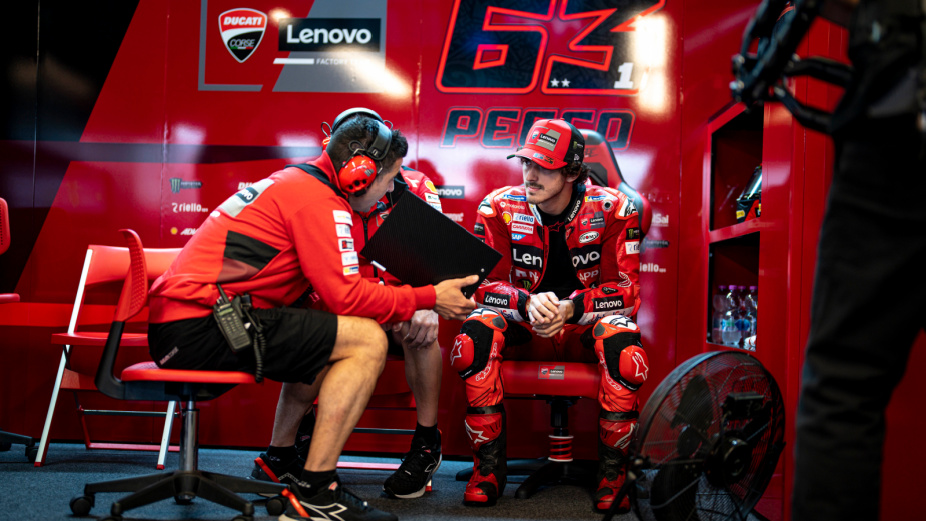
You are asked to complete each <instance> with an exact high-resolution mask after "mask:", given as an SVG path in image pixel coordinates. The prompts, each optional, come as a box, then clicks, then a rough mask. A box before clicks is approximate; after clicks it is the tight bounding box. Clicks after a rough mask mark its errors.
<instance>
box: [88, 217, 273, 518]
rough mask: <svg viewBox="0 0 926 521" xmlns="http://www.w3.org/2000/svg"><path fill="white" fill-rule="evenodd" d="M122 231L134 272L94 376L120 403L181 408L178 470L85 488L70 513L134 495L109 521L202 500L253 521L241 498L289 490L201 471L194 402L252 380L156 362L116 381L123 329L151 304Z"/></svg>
mask: <svg viewBox="0 0 926 521" xmlns="http://www.w3.org/2000/svg"><path fill="white" fill-rule="evenodd" d="M120 231H121V232H122V234H123V235H124V236H125V239H126V241H127V242H128V247H129V254H130V256H131V267H130V270H129V273H128V276H127V277H126V281H125V285H124V286H123V288H122V294H121V295H120V297H119V303H118V305H117V307H116V313H115V316H114V318H113V323H112V326H111V328H110V330H109V335H108V336H107V338H106V347H105V348H104V350H103V357H102V359H101V360H100V364H99V369H97V372H96V379H95V383H96V387H97V389H99V390H100V392H102V393H103V394H105V395H107V396H109V397H111V398H115V399H118V400H142V401H163V402H170V401H179V402H181V403H182V404H183V406H182V414H183V423H182V426H181V430H180V469H179V470H176V471H174V472H167V473H161V474H151V475H148V476H140V477H135V478H127V479H119V480H114V481H105V482H100V483H88V484H86V485H84V495H83V496H78V497H75V498H74V499H72V500H71V511H72V512H73V513H74V514H75V515H78V516H85V515H87V514H88V513H89V512H90V509H91V508H92V507H93V504H94V495H95V494H96V493H98V492H133V493H132V494H130V495H128V496H126V497H124V498H122V499H120V500H118V501H115V502H114V503H113V504H112V509H111V511H110V512H111V517H110V518H107V519H110V520H112V521H120V520H121V519H122V513H123V512H125V511H127V510H131V509H133V508H138V507H140V506H143V505H147V504H149V503H153V502H155V501H160V500H162V499H167V498H169V497H174V498H175V500H176V501H177V502H178V503H181V504H183V503H188V502H190V501H191V500H192V498H193V497H196V496H199V497H201V498H203V499H206V500H208V501H212V502H214V503H218V504H220V505H224V506H227V507H229V508H234V509H237V510H239V511H240V512H241V515H240V516H237V517H236V518H235V520H236V521H251V520H252V519H253V515H254V505H253V504H252V503H251V502H250V501H247V500H245V499H244V498H242V497H240V496H238V495H237V493H238V492H243V493H251V494H269V495H274V494H277V495H279V494H280V493H282V491H283V490H284V489H285V488H286V487H285V486H283V485H278V484H275V483H266V482H263V481H257V480H250V479H245V478H239V477H234V476H226V475H223V474H214V473H211V472H203V471H200V470H198V469H197V459H198V448H199V447H198V432H199V410H198V409H197V408H196V402H199V401H206V400H212V399H214V398H217V397H219V396H221V395H222V394H223V393H225V392H227V391H229V390H230V389H232V388H233V387H235V386H236V385H238V384H253V383H255V381H254V376H253V375H250V374H248V373H243V372H234V371H187V370H177V369H160V368H158V367H157V366H156V365H155V364H154V362H141V363H138V364H135V365H132V366H130V367H128V368H126V369H125V370H123V371H122V378H121V379H120V378H117V377H116V376H115V375H113V367H114V366H115V363H116V355H117V354H118V352H119V345H120V341H121V339H122V333H123V330H124V329H125V323H126V321H127V320H128V319H130V318H132V317H133V316H135V315H136V314H138V312H139V311H140V310H141V309H142V308H143V307H144V306H145V304H146V303H147V300H148V278H147V276H146V273H147V268H146V263H145V255H144V252H143V249H142V244H141V239H139V238H138V235H137V234H136V233H135V232H134V231H132V230H120ZM267 508H268V512H270V513H271V514H279V513H280V512H282V510H283V499H282V497H280V496H276V497H273V498H271V499H270V500H268V503H267Z"/></svg>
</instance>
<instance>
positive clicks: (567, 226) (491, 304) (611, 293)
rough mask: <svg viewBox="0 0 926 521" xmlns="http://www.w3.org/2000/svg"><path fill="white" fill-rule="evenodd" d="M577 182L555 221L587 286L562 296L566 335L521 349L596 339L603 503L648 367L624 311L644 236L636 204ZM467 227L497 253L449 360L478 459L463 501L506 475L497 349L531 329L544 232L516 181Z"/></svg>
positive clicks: (629, 309)
mask: <svg viewBox="0 0 926 521" xmlns="http://www.w3.org/2000/svg"><path fill="white" fill-rule="evenodd" d="M574 189H575V190H577V191H578V194H577V197H576V196H574V197H573V199H572V200H571V202H570V205H569V206H568V207H567V208H566V213H565V216H566V217H565V222H564V223H563V224H562V225H563V226H564V232H563V233H564V236H565V241H566V247H567V249H568V254H569V256H570V258H571V259H570V260H571V264H572V266H573V268H574V269H575V273H576V276H577V278H578V280H579V281H580V282H581V284H582V285H583V286H584V287H583V288H582V289H578V290H576V291H574V292H572V294H571V295H569V296H568V298H569V299H570V300H572V301H573V303H574V305H575V312H574V314H573V316H572V317H569V318H567V320H566V325H565V326H564V328H563V334H562V335H561V336H560V335H557V336H554V337H553V338H550V339H542V338H538V337H536V336H535V337H534V338H533V339H532V340H531V343H530V345H529V346H524V347H528V349H530V350H531V351H548V352H553V353H556V354H558V355H560V356H561V355H563V353H566V354H567V355H568V353H569V349H570V348H575V347H579V345H580V344H581V343H582V341H581V340H580V339H581V338H582V337H583V335H582V334H583V333H586V332H587V331H588V329H589V328H592V334H591V340H590V341H588V342H586V343H593V344H594V345H593V348H594V356H595V358H597V361H598V368H599V373H600V375H601V383H600V387H599V402H600V403H601V415H600V419H599V462H600V465H599V478H598V482H599V483H598V484H599V487H598V493H597V499H598V503H597V505H598V507H599V508H608V507H609V506H610V503H611V502H612V501H613V499H614V495H615V493H616V492H617V489H618V488H619V486H620V483H622V482H623V474H622V472H621V471H620V468H621V464H622V461H623V456H624V449H625V448H626V447H627V445H628V444H629V443H630V440H631V437H632V434H633V430H634V428H635V426H636V418H637V411H638V407H639V405H638V401H637V390H638V389H639V387H640V385H642V383H643V382H644V381H645V380H646V377H647V375H648V371H649V367H648V364H649V362H648V360H647V357H646V353H645V351H644V350H643V347H642V342H641V340H640V330H639V328H638V327H637V326H636V324H634V323H633V322H632V321H631V319H630V318H629V317H631V316H633V315H634V314H635V313H636V312H637V310H638V309H639V306H640V297H639V285H638V276H639V266H640V262H639V251H640V240H641V237H640V230H639V224H638V223H639V219H638V216H637V212H636V208H635V207H634V205H633V203H632V202H631V201H630V200H629V199H628V198H627V196H625V195H624V194H623V193H621V192H619V191H617V190H613V189H610V188H603V187H599V186H591V185H588V186H586V185H578V186H576V187H575V188H574ZM474 233H475V234H476V235H477V236H478V237H481V238H484V240H485V242H486V244H488V245H490V246H492V247H493V248H495V249H496V250H497V251H499V252H501V253H502V254H503V257H502V260H501V261H500V262H499V263H498V265H497V266H496V267H495V269H494V270H493V271H492V273H491V274H490V275H489V276H488V277H487V278H486V280H485V281H484V282H483V283H482V285H480V287H479V289H478V290H477V291H476V295H475V299H476V303H477V306H480V307H477V309H476V310H475V311H474V312H473V313H472V314H471V315H470V316H469V317H468V318H467V319H466V321H464V323H463V326H462V328H461V329H460V334H459V335H458V336H457V338H456V341H455V343H454V347H453V349H452V350H451V353H450V362H451V365H452V366H453V367H454V369H455V370H457V371H458V372H459V373H460V376H461V377H462V378H463V379H464V381H465V384H466V394H467V400H468V401H469V406H470V407H469V410H468V414H467V417H466V431H467V434H468V437H469V439H470V444H471V446H472V448H473V453H474V456H475V466H474V474H473V479H471V480H470V482H469V484H468V485H467V489H466V492H465V493H464V500H465V501H467V502H470V503H489V504H491V503H494V501H495V499H496V498H497V497H498V496H499V495H501V492H502V490H503V489H504V483H505V471H504V466H503V465H499V464H496V462H500V461H503V460H504V447H505V444H506V442H505V440H504V431H505V429H504V421H505V416H504V409H503V408H502V407H501V401H502V398H503V396H504V389H503V381H502V379H501V378H500V374H501V363H502V354H503V351H505V344H506V341H508V342H509V343H512V344H517V343H519V342H521V343H523V337H524V333H523V332H524V330H525V329H526V330H527V332H528V333H531V332H532V330H531V328H530V325H529V324H527V323H526V322H525V321H526V319H527V305H528V302H529V300H530V295H531V292H533V291H534V290H535V289H536V288H537V287H538V286H539V285H540V281H541V280H542V279H543V277H544V273H545V271H544V270H545V267H546V266H547V264H548V258H547V255H548V252H549V243H548V241H549V236H550V235H549V230H548V228H547V227H546V226H544V225H543V223H542V220H541V215H540V213H539V212H538V211H537V208H536V207H535V206H533V205H530V204H528V203H527V198H526V196H525V190H524V188H523V187H522V186H518V187H505V188H501V189H499V190H495V191H494V192H492V193H490V194H489V195H488V196H487V197H486V198H485V199H484V200H483V201H482V203H481V204H480V205H479V210H478V214H477V218H476V225H475V229H474ZM559 297H560V298H565V297H566V296H565V295H559ZM510 322H518V323H522V324H511V323H510ZM593 325H594V327H593ZM518 336H520V337H522V340H517V339H516V338H517V337H518ZM584 336H586V337H587V336H588V335H587V334H586V335H584ZM592 341H593V342H592ZM551 345H552V350H551V349H549V346H551ZM512 347H514V346H512ZM588 347H592V346H591V345H589V346H588ZM515 349H517V348H515ZM579 350H581V347H579ZM522 354H524V353H522ZM526 354H528V355H530V354H531V353H526ZM486 461H489V462H491V464H487V463H486Z"/></svg>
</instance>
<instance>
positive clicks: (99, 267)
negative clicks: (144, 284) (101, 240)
mask: <svg viewBox="0 0 926 521" xmlns="http://www.w3.org/2000/svg"><path fill="white" fill-rule="evenodd" d="M129 231H131V230H129ZM132 233H135V232H132ZM140 243H141V241H139V244H140ZM142 251H143V252H144V257H145V264H146V266H145V273H146V274H147V279H148V280H154V279H156V278H158V277H160V276H161V274H162V273H164V272H165V271H167V268H168V267H169V266H170V263H171V262H173V261H174V259H175V258H176V257H177V255H179V254H180V248H147V249H145V248H143V249H142ZM130 257H131V252H130V248H126V247H118V246H105V245H101V244H91V245H90V246H88V247H87V255H86V256H85V257H84V266H83V269H82V271H81V274H80V282H79V283H78V284H77V295H76V296H75V297H74V307H73V309H72V310H71V319H70V322H69V323H68V333H74V332H75V330H76V329H77V324H78V320H79V316H80V310H81V308H82V307H83V303H84V298H85V296H86V290H87V288H90V287H93V286H97V285H101V284H106V283H112V282H116V281H121V280H125V276H126V273H127V272H128V271H129V266H130V263H131V261H130Z"/></svg>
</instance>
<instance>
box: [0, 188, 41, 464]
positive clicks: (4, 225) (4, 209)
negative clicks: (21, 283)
mask: <svg viewBox="0 0 926 521" xmlns="http://www.w3.org/2000/svg"><path fill="white" fill-rule="evenodd" d="M9 248H10V211H9V207H8V206H7V204H6V200H5V199H3V198H0V255H3V254H4V253H6V250H8V249H9ZM13 302H19V294H17V293H0V304H9V303H13ZM14 443H15V444H17V445H25V446H26V458H27V459H28V460H29V461H35V455H36V452H37V449H36V448H35V440H33V439H32V438H31V437H29V436H23V435H22V434H13V433H12V432H6V431H0V451H3V452H5V451H8V450H10V449H11V448H13V444H14Z"/></svg>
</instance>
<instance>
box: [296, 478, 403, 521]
mask: <svg viewBox="0 0 926 521" xmlns="http://www.w3.org/2000/svg"><path fill="white" fill-rule="evenodd" d="M283 496H284V497H285V498H286V499H287V502H286V511H285V512H283V513H282V514H281V515H280V517H279V520H280V521H303V520H309V519H340V520H342V521H397V520H398V519H399V518H398V517H396V516H394V515H392V514H390V513H389V512H383V511H382V510H377V509H375V508H373V507H371V506H370V505H369V504H367V502H366V501H364V500H362V499H360V498H359V497H357V496H355V495H353V494H352V493H350V492H349V491H348V490H347V489H345V488H344V487H342V486H340V485H339V484H338V482H337V481H332V482H331V484H330V485H328V487H327V488H326V489H325V490H322V491H321V492H319V493H318V494H316V495H315V496H313V497H311V498H305V497H304V496H303V495H302V493H301V492H300V489H299V487H295V486H294V487H290V488H289V489H287V490H284V491H283Z"/></svg>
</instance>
